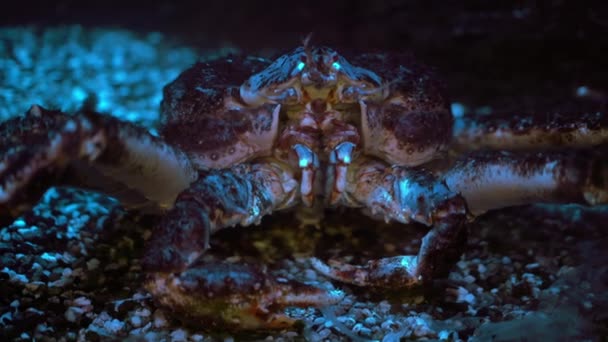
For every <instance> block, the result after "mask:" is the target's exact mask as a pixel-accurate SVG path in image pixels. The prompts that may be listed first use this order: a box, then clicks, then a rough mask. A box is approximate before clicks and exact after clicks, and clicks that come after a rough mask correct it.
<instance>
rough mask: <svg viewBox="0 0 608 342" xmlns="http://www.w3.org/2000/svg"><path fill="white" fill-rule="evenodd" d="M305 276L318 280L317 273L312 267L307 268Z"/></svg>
mask: <svg viewBox="0 0 608 342" xmlns="http://www.w3.org/2000/svg"><path fill="white" fill-rule="evenodd" d="M304 278H306V279H308V280H317V273H316V272H315V271H313V270H310V269H309V270H306V271H304Z"/></svg>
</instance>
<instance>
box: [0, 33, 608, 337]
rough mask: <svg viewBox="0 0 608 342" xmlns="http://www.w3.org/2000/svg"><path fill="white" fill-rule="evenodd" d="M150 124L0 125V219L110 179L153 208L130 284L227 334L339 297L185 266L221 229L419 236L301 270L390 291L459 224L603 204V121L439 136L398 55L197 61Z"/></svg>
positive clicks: (61, 119)
mask: <svg viewBox="0 0 608 342" xmlns="http://www.w3.org/2000/svg"><path fill="white" fill-rule="evenodd" d="M161 113H162V127H161V130H160V137H157V136H153V135H151V134H149V133H148V132H147V131H146V130H144V129H143V128H140V127H137V126H135V125H133V124H131V123H128V122H123V121H120V120H119V119H116V118H114V117H110V116H106V115H102V114H99V113H95V112H91V111H86V110H83V111H82V112H79V113H77V114H76V115H67V114H64V113H61V112H58V111H51V110H47V109H44V108H41V107H39V106H33V107H32V108H31V109H30V110H29V111H28V113H27V114H26V115H25V116H24V117H18V118H14V119H11V120H9V121H6V122H4V123H2V124H1V125H0V132H1V134H0V151H2V154H1V159H0V213H2V215H4V216H15V215H16V214H17V213H18V212H19V211H21V210H23V208H24V207H25V206H24V204H26V203H28V202H30V201H31V199H32V198H35V193H36V191H35V190H37V189H38V188H39V186H32V185H36V184H39V183H40V182H41V181H43V180H46V179H47V178H48V176H49V175H53V174H56V173H58V172H60V171H61V170H65V169H67V168H68V167H71V166H74V165H77V166H78V167H77V168H75V169H72V171H74V170H80V172H83V171H85V172H94V173H95V175H96V177H99V178H103V179H111V180H112V181H114V182H118V183H120V184H123V185H124V186H126V187H128V188H130V189H131V190H133V191H134V192H136V193H138V194H139V195H141V197H140V199H144V200H145V201H146V203H152V204H153V205H154V206H156V207H157V208H159V209H160V210H162V213H163V217H162V219H161V220H160V222H159V224H158V225H157V226H156V227H155V230H154V233H153V235H152V237H151V238H150V240H149V241H148V243H147V248H146V252H145V254H144V257H143V268H144V270H145V271H146V272H147V273H148V278H147V281H146V283H145V287H146V289H147V290H148V291H149V292H150V293H151V294H152V295H153V296H154V297H155V298H156V299H157V301H158V302H159V303H161V304H162V305H164V306H168V307H170V308H171V309H173V310H175V311H180V312H182V313H184V314H186V315H188V316H192V317H196V318H200V319H212V320H213V321H215V322H220V323H224V324H227V325H230V326H233V327H235V328H241V329H277V328H284V327H287V326H290V325H292V324H293V323H294V320H293V319H292V318H290V317H288V316H287V315H285V314H284V313H283V312H282V311H283V310H282V309H283V308H284V307H287V306H302V307H304V306H315V307H321V306H325V305H329V304H332V303H336V302H338V301H339V300H340V299H341V298H342V293H341V292H340V291H327V290H324V289H320V288H317V287H313V286H310V285H306V284H303V283H299V282H296V281H287V280H283V279H277V278H274V277H273V276H271V275H270V274H269V273H268V272H267V271H265V270H264V269H261V268H259V267H257V266H256V265H253V264H238V263H233V262H229V261H227V260H223V261H209V260H207V259H204V258H202V257H201V256H202V255H203V253H204V252H205V251H206V250H207V249H208V248H209V241H210V236H211V235H212V234H213V233H215V232H216V231H218V230H220V229H223V228H226V227H230V226H235V225H241V226H247V225H250V224H253V223H255V224H257V223H259V222H260V220H261V218H262V217H263V216H265V215H268V214H271V213H272V212H274V211H278V210H287V209H291V210H295V211H296V212H297V215H298V216H299V217H300V218H301V220H302V221H303V223H306V224H315V225H318V224H319V221H320V219H321V218H322V213H323V210H324V209H325V208H327V207H330V208H333V207H337V206H344V207H352V208H361V209H363V211H364V212H365V213H367V214H369V215H370V216H372V217H374V218H377V219H380V220H385V221H387V222H388V221H398V222H401V223H409V222H419V223H423V224H425V225H427V226H429V227H430V231H429V232H428V233H427V234H426V236H425V237H424V238H423V240H422V244H421V246H420V249H419V252H418V254H417V255H401V256H393V257H386V258H381V259H377V260H371V261H369V262H368V263H366V264H363V265H352V264H348V263H345V262H341V261H338V260H332V261H329V262H327V263H326V262H323V261H321V260H319V259H312V265H313V266H314V268H315V269H316V270H317V271H319V272H320V273H322V274H324V275H325V276H327V277H329V278H332V279H335V280H338V281H341V282H345V283H350V284H354V285H357V286H372V287H385V288H407V287H411V286H415V285H419V284H424V283H427V282H429V281H431V280H432V279H434V278H437V277H442V276H445V274H446V272H447V271H448V270H449V267H450V266H451V265H453V264H454V262H455V261H456V260H454V257H453V256H454V254H453V253H452V251H453V250H454V249H458V248H459V243H457V242H458V241H460V240H462V239H461V237H462V236H463V233H464V229H463V227H464V225H465V224H466V222H467V220H469V219H472V218H473V217H474V216H475V215H479V214H481V213H483V212H485V211H487V210H490V209H495V208H501V207H507V206H513V205H518V204H525V203H533V202H558V203H570V202H575V203H584V204H590V205H596V204H601V203H606V202H608V161H607V160H606V159H605V157H604V156H605V154H603V153H605V151H606V149H605V147H604V145H602V144H604V143H606V142H608V130H607V127H608V117H606V115H604V114H603V113H600V112H594V113H588V114H582V115H577V116H575V115H563V114H560V115H552V116H551V115H549V116H545V117H533V118H529V120H527V121H526V120H519V119H518V120H515V119H513V118H511V117H506V116H492V115H489V116H486V117H485V118H483V121H481V120H479V121H478V120H473V119H470V120H468V121H467V120H463V121H462V122H461V123H462V125H459V126H458V127H457V129H453V126H454V119H453V117H452V114H451V112H450V110H449V107H448V105H447V101H446V99H445V97H444V95H443V94H442V84H441V82H439V81H438V80H437V79H436V78H435V77H434V75H433V73H432V72H431V71H429V70H428V69H427V68H425V67H423V66H421V65H419V64H417V63H415V62H414V61H413V60H412V59H411V58H410V57H409V56H408V55H402V54H360V55H355V56H352V57H351V58H349V59H348V60H347V59H346V58H345V57H343V56H341V55H340V54H338V53H337V52H336V51H334V50H333V49H330V48H326V47H319V48H310V47H308V46H306V44H305V46H304V47H299V48H297V49H295V50H293V51H292V52H290V53H288V54H285V55H283V56H281V57H279V58H278V59H276V60H275V61H272V62H270V61H267V60H264V59H259V58H241V57H231V58H226V59H220V60H216V61H212V62H207V63H197V64H195V65H194V66H192V67H191V68H190V69H188V70H186V71H184V72H183V73H182V74H181V75H180V76H179V77H178V78H177V79H176V80H175V81H173V82H172V83H170V84H169V85H167V86H166V87H165V88H164V99H163V101H162V104H161ZM591 146H598V147H597V148H596V150H595V151H592V150H591V149H590V148H589V147H591ZM554 147H555V148H554ZM467 150H468V151H467ZM473 150H475V151H473ZM530 150H535V151H533V152H531V151H530ZM89 178H90V177H89ZM104 184H105V183H104ZM79 185H82V184H79ZM84 185H86V186H90V187H93V188H95V187H97V188H99V187H100V185H99V184H98V183H97V180H92V181H91V180H90V179H89V181H88V182H87V184H84ZM38 190H39V189H38ZM102 190H103V189H102ZM119 199H121V200H123V203H125V205H126V206H131V205H132V204H133V203H129V200H127V199H126V198H125V199H123V198H120V196H119Z"/></svg>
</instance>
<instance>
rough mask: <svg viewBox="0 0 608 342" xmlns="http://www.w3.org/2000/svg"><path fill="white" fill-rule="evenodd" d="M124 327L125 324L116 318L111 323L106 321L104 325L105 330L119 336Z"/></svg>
mask: <svg viewBox="0 0 608 342" xmlns="http://www.w3.org/2000/svg"><path fill="white" fill-rule="evenodd" d="M124 326H125V323H123V322H121V321H119V320H118V319H116V318H114V319H112V320H110V321H106V322H105V323H104V324H103V327H104V329H106V330H107V331H109V332H111V333H112V334H118V333H119V332H120V331H121V330H122V329H123V328H124Z"/></svg>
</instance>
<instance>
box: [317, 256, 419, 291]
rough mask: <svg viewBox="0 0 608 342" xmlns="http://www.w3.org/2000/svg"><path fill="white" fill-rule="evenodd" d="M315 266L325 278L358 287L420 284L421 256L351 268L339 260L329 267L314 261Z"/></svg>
mask: <svg viewBox="0 0 608 342" xmlns="http://www.w3.org/2000/svg"><path fill="white" fill-rule="evenodd" d="M312 266H313V267H314V268H315V269H316V270H317V271H318V272H319V273H321V274H323V275H324V276H326V277H328V278H331V279H334V280H338V281H341V282H344V283H347V284H353V285H356V286H376V287H410V286H415V285H420V284H421V283H422V276H421V275H419V267H418V266H419V265H418V257H416V256H413V255H403V256H395V257H389V258H382V259H376V260H370V261H368V262H367V264H365V265H351V264H347V263H343V262H340V261H337V260H330V261H329V262H328V263H327V264H326V263H324V262H323V261H321V260H319V259H317V258H313V259H312Z"/></svg>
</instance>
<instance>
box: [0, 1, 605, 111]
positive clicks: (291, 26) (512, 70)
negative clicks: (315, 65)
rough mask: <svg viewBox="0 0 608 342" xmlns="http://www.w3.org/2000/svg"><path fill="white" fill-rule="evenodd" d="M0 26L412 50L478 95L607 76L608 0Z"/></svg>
mask: <svg viewBox="0 0 608 342" xmlns="http://www.w3.org/2000/svg"><path fill="white" fill-rule="evenodd" d="M7 6H8V5H7V4H5V5H3V6H2V11H0V25H2V26H13V25H25V24H33V25H38V26H40V27H45V26H49V25H61V24H81V25H83V26H88V27H96V26H103V27H116V28H126V29H131V30H135V31H160V32H163V33H166V34H169V35H171V36H172V37H175V39H177V40H181V41H183V42H184V43H187V44H191V45H193V46H196V47H199V48H211V47H219V46H224V45H226V44H229V45H234V46H237V47H239V48H242V49H244V50H245V51H251V52H256V53H262V54H264V53H269V51H273V50H272V49H281V50H282V49H286V48H292V47H295V46H297V45H299V44H301V41H302V39H303V38H304V37H305V36H306V35H307V34H308V33H309V32H313V33H314V36H313V43H315V44H325V45H331V46H334V47H338V48H342V47H346V48H364V49H373V48H377V49H383V50H409V51H413V52H414V53H415V55H416V56H417V57H418V58H419V59H421V60H423V61H425V62H426V63H427V64H430V65H432V66H435V67H437V68H438V69H439V72H440V74H442V75H444V76H445V77H446V78H447V79H448V84H449V86H450V90H451V93H452V94H454V96H455V97H456V98H458V99H463V98H464V99H466V98H467V96H468V95H470V94H472V93H473V94H475V95H474V96H473V98H472V99H471V101H472V102H475V103H478V104H480V105H483V104H484V103H485V101H490V99H492V98H495V97H497V96H514V95H521V94H522V93H525V95H526V96H529V97H536V98H541V97H551V96H554V97H555V96H557V97H562V96H564V94H572V93H573V92H574V91H575V89H576V88H577V87H579V86H581V85H584V86H587V87H591V88H592V89H597V90H600V91H603V90H604V89H606V88H607V87H606V80H607V79H608V62H606V56H605V55H604V53H606V51H608V1H518V2H503V1H485V0H479V1H396V0H389V1H372V0H367V1H366V0H341V1H329V0H325V1H318V0H310V1H279V0H266V1H236V0H233V1H226V0H216V1H187V2H186V1H175V2H174V1H168V0H166V1H148V2H145V3H142V2H138V3H137V4H135V3H134V2H129V1H120V2H118V1H103V2H100V1H92V2H87V1H75V0H66V1H57V2H40V3H38V2H35V3H32V2H27V1H15V2H12V3H11V5H10V6H11V7H7Z"/></svg>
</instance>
